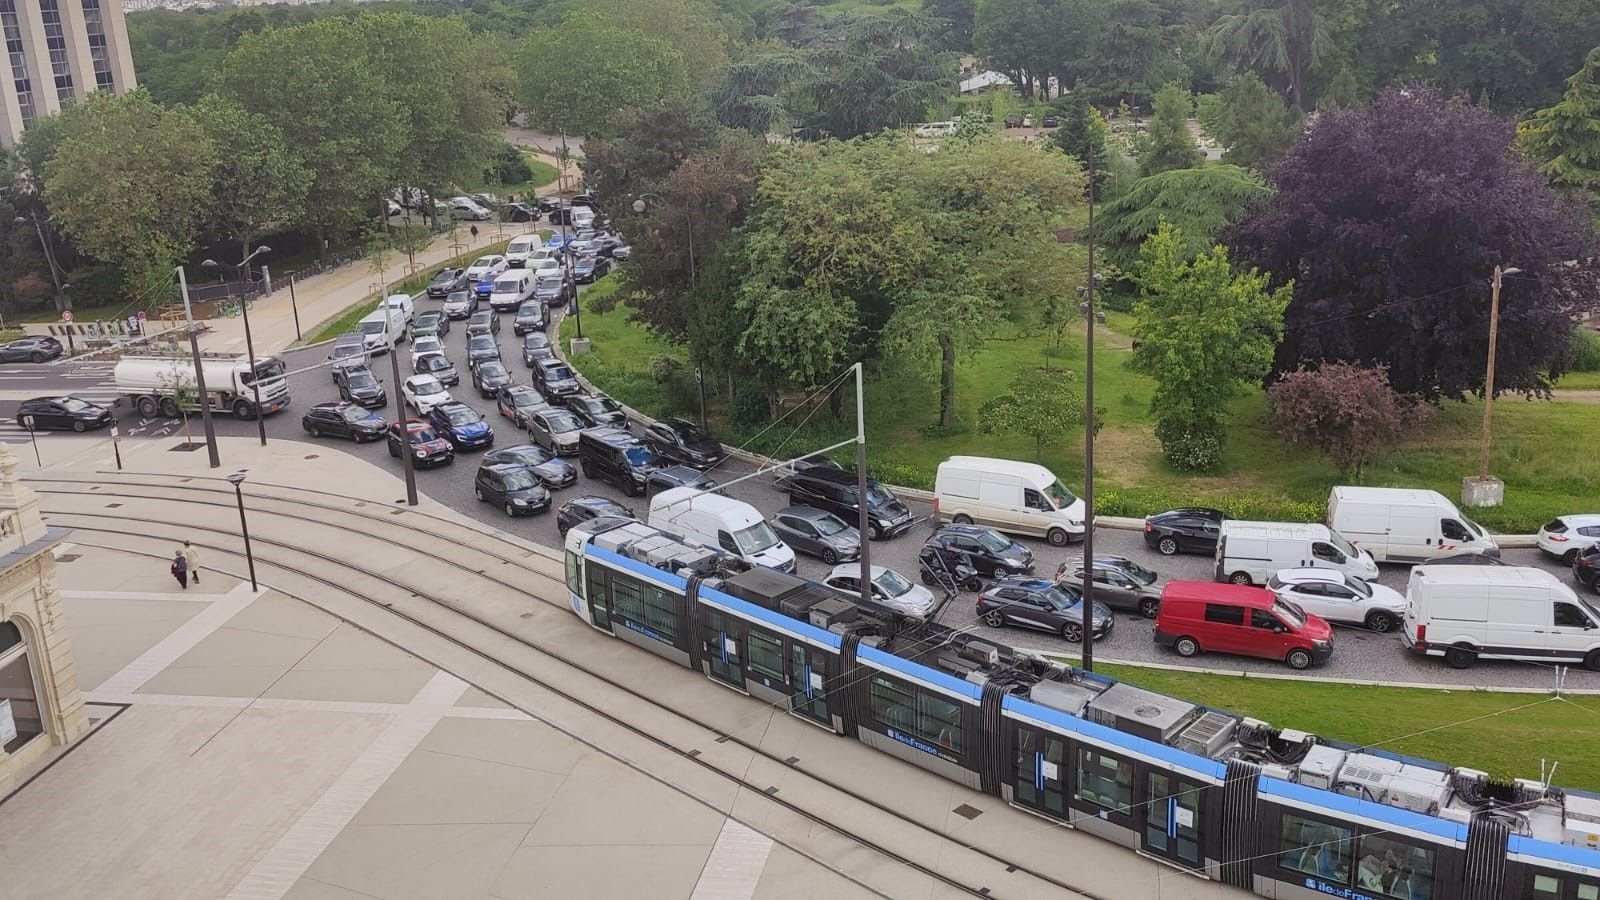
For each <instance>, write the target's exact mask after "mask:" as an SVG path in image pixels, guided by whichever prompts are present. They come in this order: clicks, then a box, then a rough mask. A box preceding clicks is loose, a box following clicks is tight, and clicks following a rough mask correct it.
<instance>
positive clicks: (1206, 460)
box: [1156, 419, 1223, 472]
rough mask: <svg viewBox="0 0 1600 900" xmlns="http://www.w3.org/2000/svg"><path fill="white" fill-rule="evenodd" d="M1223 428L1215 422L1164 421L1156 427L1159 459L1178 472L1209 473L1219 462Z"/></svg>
mask: <svg viewBox="0 0 1600 900" xmlns="http://www.w3.org/2000/svg"><path fill="white" fill-rule="evenodd" d="M1222 438H1223V428H1222V425H1221V424H1220V423H1218V422H1212V421H1184V420H1182V419H1163V420H1162V421H1160V422H1159V423H1157V424H1156V440H1158V441H1160V442H1161V455H1162V456H1164V457H1166V459H1167V462H1168V463H1170V464H1171V465H1172V467H1173V468H1174V469H1177V470H1179V471H1181V472H1209V471H1211V470H1212V469H1215V468H1216V467H1217V464H1218V463H1220V462H1222Z"/></svg>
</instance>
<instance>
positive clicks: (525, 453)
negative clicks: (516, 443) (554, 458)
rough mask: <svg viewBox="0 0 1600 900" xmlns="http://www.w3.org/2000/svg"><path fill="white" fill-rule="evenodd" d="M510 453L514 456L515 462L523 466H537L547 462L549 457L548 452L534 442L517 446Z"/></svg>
mask: <svg viewBox="0 0 1600 900" xmlns="http://www.w3.org/2000/svg"><path fill="white" fill-rule="evenodd" d="M510 455H511V456H515V457H516V458H517V462H519V463H521V464H522V465H525V466H537V465H539V464H540V463H547V462H549V461H550V459H551V456H550V454H549V453H548V452H546V451H545V449H544V448H543V447H540V446H537V445H534V444H528V445H526V446H523V447H518V448H517V449H516V450H514V451H512V453H511V454H510Z"/></svg>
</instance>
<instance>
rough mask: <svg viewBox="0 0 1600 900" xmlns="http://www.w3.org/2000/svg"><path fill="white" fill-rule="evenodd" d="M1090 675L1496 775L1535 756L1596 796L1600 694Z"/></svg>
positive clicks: (1535, 767) (1530, 767)
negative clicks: (1440, 689)
mask: <svg viewBox="0 0 1600 900" xmlns="http://www.w3.org/2000/svg"><path fill="white" fill-rule="evenodd" d="M1095 670H1096V671H1097V672H1102V673H1104V674H1107V675H1111V676H1113V677H1115V678H1118V679H1121V680H1123V681H1126V682H1128V683H1130V684H1136V685H1138V686H1140V687H1143V688H1148V689H1150V690H1153V691H1158V692H1160V693H1163V694H1170V695H1172V696H1175V697H1182V698H1183V699H1185V700H1190V701H1193V702H1195V703H1200V704H1203V705H1205V706H1212V707H1216V708H1218V709H1226V710H1229V711H1231V712H1234V713H1238V714H1240V715H1247V716H1254V717H1255V718H1258V719H1262V720H1264V721H1266V722H1270V723H1272V724H1273V725H1274V726H1276V727H1279V728H1298V729H1301V730H1302V731H1309V732H1311V733H1312V734H1317V735H1323V736H1326V737H1328V738H1330V739H1334V740H1340V741H1348V742H1350V743H1354V744H1359V745H1363V746H1370V747H1375V748H1379V749H1383V750H1388V751H1391V752H1394V753H1403V754H1408V755H1411V756H1420V757H1423V758H1426V759H1432V760H1436V761H1438V762H1442V763H1447V764H1450V765H1458V766H1469V767H1471V768H1474V769H1481V770H1483V771H1485V772H1488V773H1490V774H1491V775H1495V776H1498V777H1505V778H1511V777H1520V778H1535V779H1536V778H1538V777H1539V761H1540V760H1541V759H1543V760H1546V761H1550V762H1555V761H1559V762H1560V764H1561V765H1560V768H1559V770H1558V772H1557V775H1556V778H1555V782H1556V783H1557V784H1559V785H1564V786H1569V787H1578V788H1585V789H1587V790H1600V754H1596V753H1594V749H1593V748H1594V736H1595V734H1596V732H1597V730H1600V697H1593V696H1569V697H1561V698H1557V697H1555V696H1554V695H1552V694H1508V693H1493V692H1489V691H1439V690H1426V689H1414V688H1392V687H1369V686H1362V685H1348V684H1324V683H1319V682H1314V681H1298V680H1287V679H1274V678H1240V677H1238V676H1232V675H1207V674H1200V673H1194V672H1172V671H1167V670H1165V669H1147V668H1143V667H1140V666H1117V665H1107V664H1104V663H1099V664H1096V666H1095Z"/></svg>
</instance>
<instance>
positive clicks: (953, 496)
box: [933, 456, 1083, 547]
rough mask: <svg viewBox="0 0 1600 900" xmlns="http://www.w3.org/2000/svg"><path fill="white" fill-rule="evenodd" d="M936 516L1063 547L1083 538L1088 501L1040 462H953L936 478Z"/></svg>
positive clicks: (983, 458)
mask: <svg viewBox="0 0 1600 900" xmlns="http://www.w3.org/2000/svg"><path fill="white" fill-rule="evenodd" d="M933 515H934V518H936V519H938V520H939V521H940V522H956V523H958V524H963V525H964V524H967V523H969V522H976V523H977V524H979V525H987V526H988V527H990V528H993V529H996V530H998V531H1009V532H1012V533H1014V534H1029V535H1034V536H1037V537H1043V538H1045V539H1046V540H1048V541H1049V542H1050V543H1052V544H1054V545H1055V546H1057V547H1061V546H1064V545H1066V544H1067V542H1068V541H1077V540H1082V539H1083V501H1082V500H1080V499H1078V498H1077V497H1075V496H1073V494H1072V492H1071V491H1069V490H1067V489H1066V487H1065V486H1064V485H1062V483H1061V480H1060V479H1058V478H1056V476H1055V475H1054V474H1052V473H1051V471H1050V470H1049V469H1046V468H1045V467H1044V466H1041V465H1036V464H1034V463H1025V462H1014V461H1012V460H1009V459H990V458H989V457H986V456H952V457H950V458H949V459H947V460H945V461H944V462H942V463H940V464H939V471H938V474H937V475H935V477H934V482H933Z"/></svg>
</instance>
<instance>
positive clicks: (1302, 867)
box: [1278, 813, 1351, 884]
mask: <svg viewBox="0 0 1600 900" xmlns="http://www.w3.org/2000/svg"><path fill="white" fill-rule="evenodd" d="M1281 819H1282V826H1281V827H1282V830H1281V832H1280V835H1281V842H1280V844H1279V846H1278V865H1279V866H1280V867H1282V868H1285V869H1293V870H1294V871H1296V872H1305V873H1307V874H1309V875H1316V876H1319V877H1321V878H1325V879H1327V880H1328V881H1330V882H1341V883H1346V884H1347V883H1349V880H1350V843H1351V842H1350V829H1348V828H1340V827H1339V826H1337V825H1327V824H1324V823H1322V822H1313V821H1312V820H1310V819H1302V818H1300V817H1299V816H1296V815H1290V814H1289V813H1283V814H1282V816H1281Z"/></svg>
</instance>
